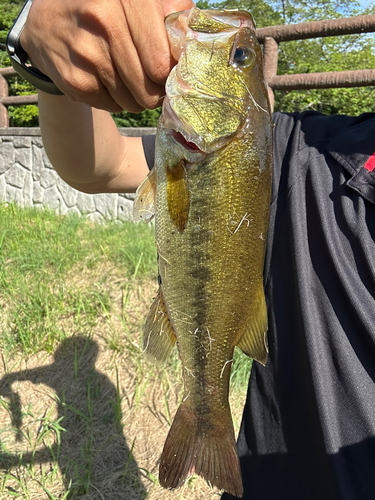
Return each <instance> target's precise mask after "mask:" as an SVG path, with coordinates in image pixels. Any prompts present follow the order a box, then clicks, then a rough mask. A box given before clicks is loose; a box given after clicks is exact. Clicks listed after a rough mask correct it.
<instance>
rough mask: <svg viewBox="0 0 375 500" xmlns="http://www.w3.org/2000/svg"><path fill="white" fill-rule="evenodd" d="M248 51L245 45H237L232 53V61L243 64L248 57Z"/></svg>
mask: <svg viewBox="0 0 375 500" xmlns="http://www.w3.org/2000/svg"><path fill="white" fill-rule="evenodd" d="M249 55H250V51H249V49H247V48H246V47H237V48H236V51H235V53H234V57H233V61H234V62H236V63H237V64H243V63H244V62H246V61H247V59H248V58H249Z"/></svg>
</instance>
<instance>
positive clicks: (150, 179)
mask: <svg viewBox="0 0 375 500" xmlns="http://www.w3.org/2000/svg"><path fill="white" fill-rule="evenodd" d="M155 172H156V170H155V168H153V169H152V170H150V172H149V173H148V175H147V177H146V178H145V179H144V180H143V182H142V183H141V184H140V185H139V187H138V189H137V192H136V194H135V200H134V204H133V220H134V221H135V222H139V221H140V220H141V221H143V222H145V223H147V222H150V220H152V218H153V217H154V215H155V206H156V173H155Z"/></svg>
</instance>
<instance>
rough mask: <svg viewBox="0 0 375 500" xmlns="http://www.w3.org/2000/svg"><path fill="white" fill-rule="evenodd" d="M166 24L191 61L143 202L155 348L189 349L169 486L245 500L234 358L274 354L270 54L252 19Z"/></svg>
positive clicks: (166, 471) (194, 16)
mask: <svg viewBox="0 0 375 500" xmlns="http://www.w3.org/2000/svg"><path fill="white" fill-rule="evenodd" d="M189 22H190V24H189ZM166 26H167V30H168V31H169V34H170V36H171V44H172V47H179V48H180V49H179V50H180V51H181V53H180V60H179V63H178V65H177V67H176V68H175V69H174V70H172V73H171V75H170V78H169V80H168V82H167V87H166V88H167V95H166V99H165V102H164V105H163V112H162V115H161V119H160V121H159V124H158V130H157V137H156V153H155V166H154V168H153V170H152V171H151V172H150V174H149V177H148V178H147V179H146V180H145V182H144V183H143V184H142V185H141V186H140V188H139V190H138V192H137V197H136V200H135V204H134V215H135V219H136V220H145V221H148V220H150V218H151V217H150V214H152V213H155V217H156V244H157V252H158V267H159V276H160V279H159V284H160V288H159V292H158V295H157V297H156V299H155V301H154V303H153V305H152V307H151V310H150V314H149V316H148V318H147V320H146V325H145V334H144V335H145V339H144V342H145V351H146V354H148V355H150V356H153V357H155V358H156V359H159V360H164V359H165V358H166V357H167V355H168V353H169V352H170V350H171V349H172V347H173V345H174V344H177V348H178V351H179V355H180V358H181V362H182V375H183V380H184V394H183V399H182V402H181V405H180V407H179V408H178V410H177V413H176V416H175V418H174V421H173V423H172V427H171V429H170V432H169V434H168V437H167V440H166V442H165V445H164V449H163V453H162V457H161V462H160V469H159V470H160V472H159V478H160V483H161V484H162V485H163V486H164V487H167V488H171V489H173V488H177V487H179V486H181V485H182V484H183V483H184V482H185V481H186V479H187V478H188V477H190V476H191V474H193V473H194V472H195V473H197V474H199V475H201V476H202V477H204V478H205V479H206V480H207V482H208V483H209V484H211V485H215V486H217V487H218V488H222V489H224V490H225V491H227V492H229V493H231V494H233V495H237V496H241V495H242V480H241V474H240V467H239V461H238V456H237V452H236V447H235V438H234V429H233V423H232V417H231V413H230V407H229V402H228V394H229V379H230V371H231V364H232V360H233V352H234V348H235V346H236V345H237V346H238V347H239V348H241V349H242V350H243V351H244V352H245V353H246V354H247V355H249V356H251V357H253V358H254V359H256V360H257V361H259V362H261V363H263V364H264V363H265V362H266V358H267V344H266V337H265V335H266V330H267V313H266V306H265V299H264V291H263V262H264V254H265V240H266V235H267V228H268V212H269V204H270V190H271V170H272V123H271V117H270V112H269V103H268V97H267V91H266V86H265V83H264V78H263V72H262V71H263V70H262V59H261V57H262V56H261V50H260V47H259V44H258V42H257V40H256V37H255V31H254V25H253V21H252V18H251V16H250V14H248V13H244V12H233V13H228V12H225V11H200V10H199V9H197V8H194V9H192V10H191V11H185V12H182V13H179V14H173V15H171V16H170V17H169V18H167V20H166ZM210 30H211V31H210ZM207 34H209V36H207ZM176 36H180V39H179V40H177V41H176V40H175V39H173V37H176ZM212 37H215V38H212ZM241 44H242V45H241ZM237 46H238V47H239V48H240V51H239V53H240V55H241V60H240V59H239V62H238V63H237V61H236V60H235V55H236V49H237ZM176 50H177V49H176ZM241 65H242V66H241ZM223 82H225V85H223Z"/></svg>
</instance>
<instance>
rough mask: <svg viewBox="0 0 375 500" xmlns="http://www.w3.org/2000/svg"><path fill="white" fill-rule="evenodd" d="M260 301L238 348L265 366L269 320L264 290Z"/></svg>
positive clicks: (260, 295) (261, 292)
mask: <svg viewBox="0 0 375 500" xmlns="http://www.w3.org/2000/svg"><path fill="white" fill-rule="evenodd" d="M259 299H260V300H259V304H258V306H257V307H254V311H255V312H254V313H253V314H252V315H251V317H250V321H249V324H248V327H247V329H246V331H245V333H244V334H243V336H242V337H241V339H240V341H239V342H238V343H237V347H239V348H240V349H241V351H242V352H243V353H245V354H246V355H247V356H249V357H250V358H253V359H255V360H256V361H258V362H259V363H261V364H262V365H265V364H266V362H267V356H268V345H267V328H268V319H267V307H266V300H265V298H264V292H263V289H262V290H261V291H260V293H259Z"/></svg>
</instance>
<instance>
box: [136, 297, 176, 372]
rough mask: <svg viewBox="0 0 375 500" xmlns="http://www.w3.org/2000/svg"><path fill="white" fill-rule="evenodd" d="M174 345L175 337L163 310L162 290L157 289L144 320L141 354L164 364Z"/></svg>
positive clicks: (166, 314)
mask: <svg viewBox="0 0 375 500" xmlns="http://www.w3.org/2000/svg"><path fill="white" fill-rule="evenodd" d="M175 343H176V335H175V333H174V331H173V328H172V325H171V322H170V319H169V317H168V313H167V310H166V308H165V304H164V300H163V293H162V290H161V288H159V290H158V293H157V296H156V298H155V300H154V302H153V303H152V305H151V309H150V312H149V313H148V316H147V319H146V324H145V327H144V333H143V352H144V354H146V355H148V356H150V357H152V358H153V359H154V360H155V359H156V360H157V361H160V362H164V361H166V359H167V358H168V356H169V354H170V352H171V350H172V348H173V346H174V345H175Z"/></svg>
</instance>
